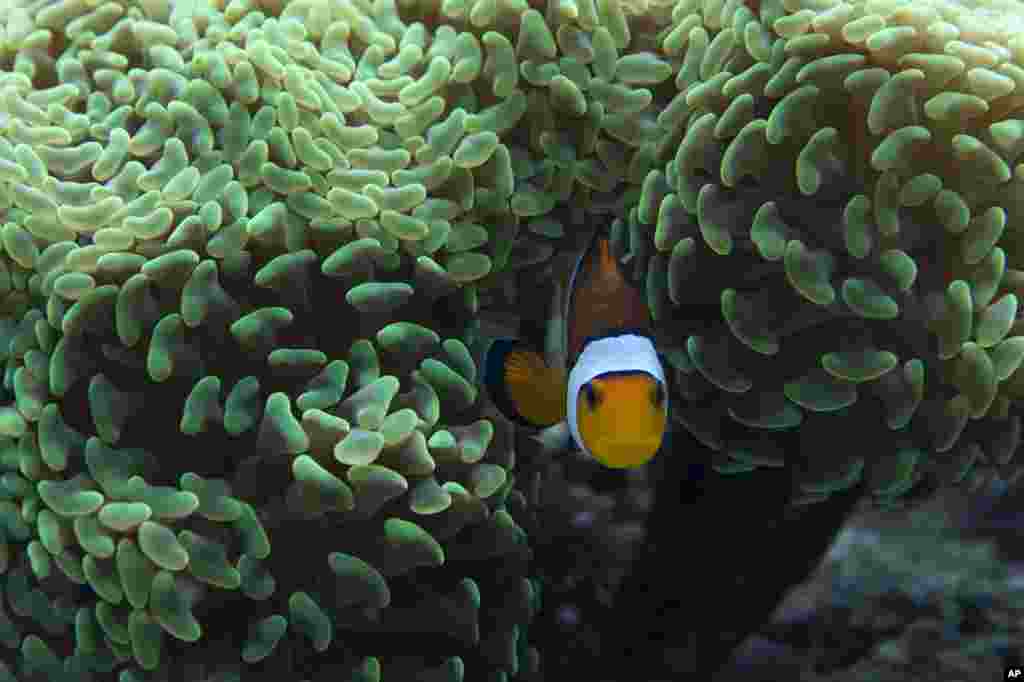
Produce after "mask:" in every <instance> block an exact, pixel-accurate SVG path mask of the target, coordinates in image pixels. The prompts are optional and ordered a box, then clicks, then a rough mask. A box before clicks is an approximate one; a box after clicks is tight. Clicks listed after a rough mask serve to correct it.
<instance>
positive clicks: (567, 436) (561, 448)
mask: <svg viewBox="0 0 1024 682" xmlns="http://www.w3.org/2000/svg"><path fill="white" fill-rule="evenodd" d="M530 437H531V438H532V439H533V440H534V441H536V442H537V443H540V447H541V451H540V454H541V455H544V456H548V457H550V456H554V455H558V454H561V453H563V452H565V451H567V450H569V449H570V448H571V446H572V432H571V431H570V430H569V423H568V422H565V421H561V422H558V423H557V424H554V425H553V426H549V427H547V428H546V429H543V430H541V432H540V433H538V434H536V435H533V436H530Z"/></svg>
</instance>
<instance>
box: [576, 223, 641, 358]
mask: <svg viewBox="0 0 1024 682" xmlns="http://www.w3.org/2000/svg"><path fill="white" fill-rule="evenodd" d="M565 326H566V355H567V359H568V362H569V363H570V364H571V363H572V362H573V361H574V360H575V358H576V357H577V356H578V355H579V353H580V351H581V350H582V349H583V340H584V339H586V338H588V337H601V336H605V335H607V334H608V332H609V331H612V330H616V329H625V328H629V329H641V330H645V329H648V328H649V327H650V314H649V313H648V310H647V304H646V302H645V301H644V300H643V297H642V296H641V295H640V292H639V291H637V289H636V287H634V286H633V285H632V284H631V283H630V282H629V281H628V280H627V279H626V277H625V275H624V274H623V272H622V269H621V266H620V264H619V262H618V260H617V259H616V258H615V256H614V254H613V253H612V250H611V244H610V243H609V241H608V237H607V236H606V235H604V234H603V233H602V232H601V231H600V230H596V231H595V232H594V234H593V235H592V237H591V239H590V242H589V243H588V244H587V246H586V248H585V249H584V250H583V252H582V253H581V254H580V257H579V259H578V260H577V263H576V267H575V268H574V269H573V272H572V276H571V277H570V279H569V290H568V291H567V292H566V307H565Z"/></svg>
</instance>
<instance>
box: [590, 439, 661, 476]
mask: <svg viewBox="0 0 1024 682" xmlns="http://www.w3.org/2000/svg"><path fill="white" fill-rule="evenodd" d="M661 440H662V439H661V438H631V439H615V440H612V441H607V442H605V443H602V444H601V445H600V446H598V447H597V448H596V449H595V456H596V457H597V458H598V459H600V460H601V461H602V463H604V464H605V466H608V467H611V468H615V469H623V468H626V467H633V466H639V465H640V464H643V463H645V462H647V461H648V460H649V459H651V458H652V457H654V455H655V454H657V452H658V450H659V448H661Z"/></svg>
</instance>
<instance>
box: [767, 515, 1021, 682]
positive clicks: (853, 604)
mask: <svg viewBox="0 0 1024 682" xmlns="http://www.w3.org/2000/svg"><path fill="white" fill-rule="evenodd" d="M951 501H952V502H953V505H958V504H959V503H960V502H961V500H958V499H955V498H952V497H946V499H942V500H941V502H942V504H938V505H937V504H932V503H929V504H928V505H924V506H920V507H918V508H915V509H912V510H910V511H909V513H906V514H905V515H902V516H899V517H894V516H893V515H892V514H891V513H890V514H886V515H879V514H870V513H869V514H862V515H860V516H859V518H857V519H856V520H855V522H854V523H853V524H851V526H849V527H847V528H846V529H844V531H843V532H842V533H841V534H840V538H839V541H838V542H837V543H836V546H835V547H833V549H832V551H831V552H830V553H829V556H828V557H827V558H826V560H825V562H824V563H823V565H822V566H821V567H820V568H819V570H818V572H817V575H816V576H815V578H814V579H813V582H812V583H810V584H809V585H808V586H807V587H806V588H804V589H803V590H801V591H802V592H804V593H805V595H806V596H808V597H810V599H809V600H808V601H809V603H808V604H807V605H806V607H805V608H798V609H794V608H788V609H785V610H783V611H782V613H781V614H780V615H782V617H781V618H778V619H777V620H776V623H775V624H774V625H772V626H770V627H769V628H766V630H765V635H767V636H769V637H772V638H777V639H779V640H783V641H786V642H789V643H791V644H794V645H796V648H797V649H800V650H802V651H800V654H801V656H802V657H803V659H804V660H803V672H802V675H801V674H799V673H794V674H791V677H792V678H794V679H796V678H797V677H799V679H802V680H808V681H811V680H813V681H815V682H825V681H826V680H828V681H830V682H841V681H843V680H863V679H883V680H890V679H891V680H905V679H923V678H929V677H932V678H937V679H949V678H953V679H958V678H964V679H984V678H985V677H993V676H998V675H1001V674H1003V671H1004V669H1005V667H1009V665H1010V664H1009V660H1012V657H1013V655H1014V653H1015V652H1018V651H1019V650H1020V645H1021V643H1022V640H1024V633H1022V632H1021V628H1020V625H1019V623H1020V613H1021V607H1022V606H1024V601H1022V599H1021V596H1022V595H1021V586H1020V575H1019V573H1020V571H1019V565H1018V566H1013V565H1008V564H1006V563H1005V562H1001V561H999V559H998V557H997V556H996V552H995V546H994V544H993V543H992V542H990V541H985V542H979V541H977V540H970V539H967V538H964V537H963V536H962V535H961V534H960V529H959V528H957V525H956V523H955V517H956V514H950V513H948V510H949V508H950V506H951V505H949V504H948V503H949V502H951ZM808 592H810V593H811V594H807V593H808ZM789 601H790V602H791V604H793V605H795V604H796V602H797V601H799V599H798V598H796V595H792V596H791V598H790V599H789ZM787 611H788V613H787Z"/></svg>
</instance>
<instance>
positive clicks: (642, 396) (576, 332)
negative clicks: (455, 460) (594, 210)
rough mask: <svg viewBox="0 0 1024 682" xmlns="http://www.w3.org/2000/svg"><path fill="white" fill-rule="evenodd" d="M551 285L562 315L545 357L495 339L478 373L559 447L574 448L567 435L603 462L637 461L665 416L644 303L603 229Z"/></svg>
mask: <svg viewBox="0 0 1024 682" xmlns="http://www.w3.org/2000/svg"><path fill="white" fill-rule="evenodd" d="M555 286H556V289H555V291H556V295H555V302H554V305H553V308H554V312H555V313H556V314H561V315H562V317H561V318H560V320H556V322H557V323H558V324H554V325H553V326H552V329H554V330H555V332H554V342H553V343H552V344H551V345H550V347H549V352H548V353H547V354H546V355H547V359H545V355H544V354H541V353H539V352H538V351H537V350H535V349H534V348H533V347H531V346H530V345H529V344H528V343H526V342H524V341H522V340H520V339H508V338H501V339H496V340H494V341H493V342H492V343H491V344H490V346H489V348H488V349H487V351H486V353H485V356H484V361H483V372H482V374H483V385H484V387H485V389H486V391H487V393H488V395H489V396H490V398H491V402H492V403H493V404H494V405H495V407H497V408H498V410H500V411H501V412H502V414H503V415H504V416H505V417H507V418H508V419H510V420H511V421H513V422H516V423H519V424H524V425H527V426H530V427H534V428H537V429H542V430H543V431H542V435H545V434H548V436H549V438H548V441H545V440H544V439H543V438H541V439H540V440H541V442H542V443H545V442H548V443H550V441H551V440H554V442H556V443H558V445H556V446H553V448H554V449H561V448H563V447H568V446H569V445H570V443H569V437H570V436H571V439H572V441H575V444H576V446H577V447H578V448H579V449H580V450H581V451H582V452H583V453H584V454H585V455H587V456H589V457H592V458H594V459H595V460H597V461H598V462H600V463H601V464H603V465H604V466H606V467H611V468H616V469H622V468H630V467H637V466H640V465H642V464H644V463H646V462H647V461H648V460H650V459H651V458H652V457H653V456H654V455H655V453H657V452H658V450H659V448H660V447H661V443H662V439H663V437H664V435H665V429H666V425H667V421H668V390H667V384H666V381H665V370H664V368H663V367H662V364H661V361H660V360H659V358H658V353H657V351H656V350H655V347H654V343H653V342H652V340H651V337H650V335H649V333H650V329H651V318H650V313H649V311H648V309H647V305H646V303H645V301H644V299H643V297H642V296H641V295H640V292H638V291H637V290H636V288H634V287H633V286H632V285H631V284H630V283H629V282H628V281H627V280H626V278H625V276H624V275H623V273H622V271H621V269H620V267H619V263H618V262H617V261H616V259H615V257H614V256H613V255H612V253H611V250H610V247H609V244H608V239H607V237H605V236H603V235H602V234H600V231H595V233H594V235H593V236H592V237H591V238H590V240H589V242H588V244H587V245H586V246H585V247H584V249H583V250H582V252H581V253H580V255H579V257H578V258H577V260H576V263H575V265H574V267H573V268H572V270H571V272H570V275H569V277H568V279H567V281H562V282H556V285H555ZM563 292H564V293H565V295H564V301H562V300H560V299H562V298H563V295H562V294H563ZM549 331H550V330H549ZM551 340H552V339H549V341H551ZM552 348H553V349H554V350H553V351H551V349H552Z"/></svg>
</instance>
